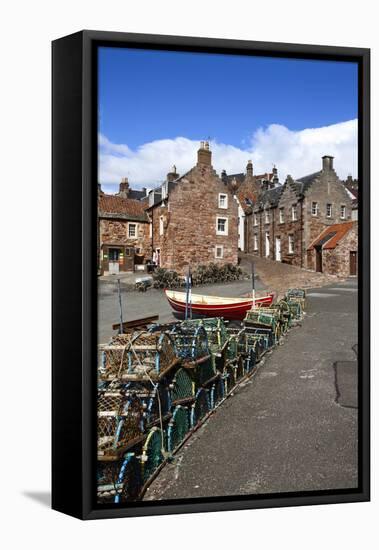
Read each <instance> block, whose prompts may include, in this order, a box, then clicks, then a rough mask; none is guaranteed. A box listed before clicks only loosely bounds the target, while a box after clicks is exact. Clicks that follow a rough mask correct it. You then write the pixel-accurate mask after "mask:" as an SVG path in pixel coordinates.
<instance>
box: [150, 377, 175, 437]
mask: <svg viewBox="0 0 379 550" xmlns="http://www.w3.org/2000/svg"><path fill="white" fill-rule="evenodd" d="M171 405H172V400H171V395H170V389H169V387H168V386H166V385H165V384H164V383H163V382H162V381H160V382H159V383H158V384H157V385H156V386H155V387H154V389H153V390H152V391H150V393H149V396H148V397H147V398H146V400H145V416H146V424H147V426H149V427H150V426H152V425H153V424H156V423H158V422H161V421H162V420H163V421H165V420H166V419H167V418H168V416H169V414H170V409H171Z"/></svg>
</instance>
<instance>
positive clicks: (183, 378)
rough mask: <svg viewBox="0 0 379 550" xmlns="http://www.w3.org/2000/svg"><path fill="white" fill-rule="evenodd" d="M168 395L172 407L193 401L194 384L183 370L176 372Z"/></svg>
mask: <svg viewBox="0 0 379 550" xmlns="http://www.w3.org/2000/svg"><path fill="white" fill-rule="evenodd" d="M170 394H171V402H172V404H173V405H174V406H175V405H178V404H180V403H185V402H188V401H192V400H193V398H194V394H195V384H194V382H193V380H192V378H191V377H190V375H189V374H188V372H187V371H186V370H185V369H183V368H180V369H178V371H177V372H176V374H175V376H174V378H173V380H172V383H171V384H170Z"/></svg>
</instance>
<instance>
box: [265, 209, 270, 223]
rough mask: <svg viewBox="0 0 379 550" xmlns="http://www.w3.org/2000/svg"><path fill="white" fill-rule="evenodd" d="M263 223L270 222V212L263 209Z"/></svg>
mask: <svg viewBox="0 0 379 550" xmlns="http://www.w3.org/2000/svg"><path fill="white" fill-rule="evenodd" d="M265 223H270V212H269V211H268V210H265Z"/></svg>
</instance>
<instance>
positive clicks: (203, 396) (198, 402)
mask: <svg viewBox="0 0 379 550" xmlns="http://www.w3.org/2000/svg"><path fill="white" fill-rule="evenodd" d="M210 410H211V406H210V401H209V391H208V390H207V389H205V388H199V389H198V390H197V392H196V396H195V401H194V403H193V405H192V407H191V428H194V427H195V426H197V424H199V423H200V422H201V421H202V420H203V419H204V417H205V416H206V415H207V414H208V413H209V411H210Z"/></svg>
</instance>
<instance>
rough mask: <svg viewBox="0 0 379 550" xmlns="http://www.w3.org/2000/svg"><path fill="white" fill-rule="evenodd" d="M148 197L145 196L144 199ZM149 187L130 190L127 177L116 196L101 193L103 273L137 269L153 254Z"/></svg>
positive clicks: (99, 241) (101, 261) (100, 229)
mask: <svg viewBox="0 0 379 550" xmlns="http://www.w3.org/2000/svg"><path fill="white" fill-rule="evenodd" d="M144 197H145V199H144ZM146 208H147V199H146V190H142V191H135V190H132V189H129V184H128V180H127V178H124V179H123V180H122V182H121V183H120V188H119V192H118V193H117V194H116V195H107V194H105V193H103V192H102V191H101V188H100V187H99V192H98V265H99V271H100V273H101V274H108V273H119V272H120V271H134V269H135V268H136V266H137V265H142V264H143V263H144V261H145V259H146V258H147V257H150V230H149V226H150V223H149V221H150V220H149V217H148V215H147V213H146Z"/></svg>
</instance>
